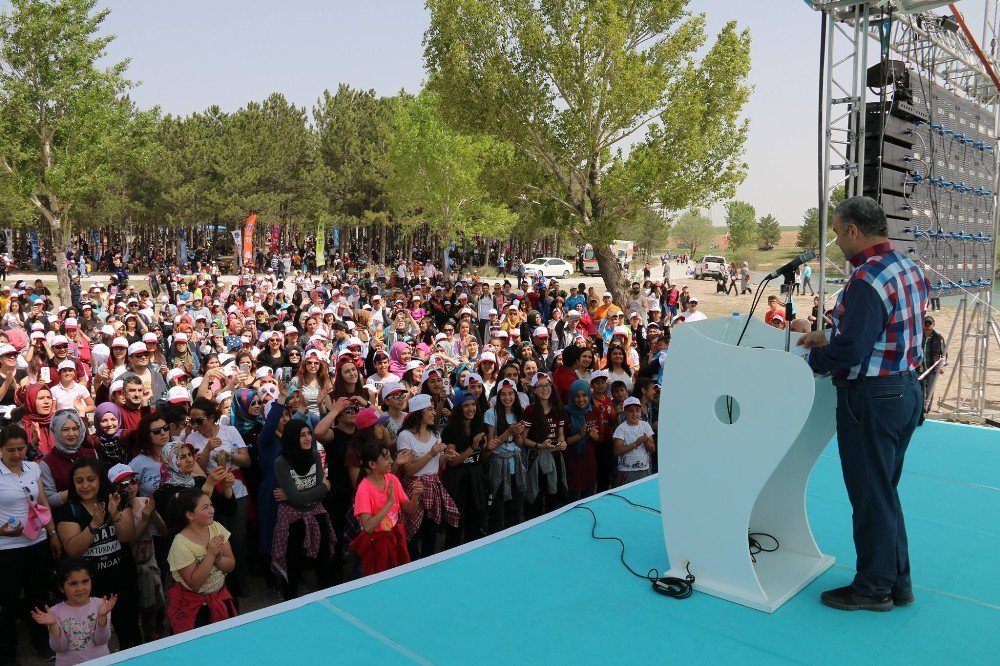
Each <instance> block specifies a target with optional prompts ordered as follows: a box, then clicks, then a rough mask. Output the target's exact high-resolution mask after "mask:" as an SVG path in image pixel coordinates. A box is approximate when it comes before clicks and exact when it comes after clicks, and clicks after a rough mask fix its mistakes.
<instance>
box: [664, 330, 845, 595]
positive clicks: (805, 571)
mask: <svg viewBox="0 0 1000 666" xmlns="http://www.w3.org/2000/svg"><path fill="white" fill-rule="evenodd" d="M745 323H746V318H745V316H741V317H726V318H717V319H709V320H706V321H700V322H695V323H692V324H682V325H681V326H678V327H676V328H675V329H674V331H673V338H672V340H671V343H670V351H668V352H667V360H666V364H665V367H664V385H663V390H662V395H661V398H660V411H659V422H660V427H659V439H658V441H657V450H658V452H659V473H660V478H659V481H660V506H661V508H662V510H663V534H664V537H665V539H666V545H667V555H668V556H669V558H670V574H669V575H671V576H678V577H682V578H683V577H684V576H685V575H686V574H687V571H686V570H685V565H686V564H688V563H689V562H690V566H691V573H692V574H694V575H695V577H696V582H695V585H694V587H695V589H696V590H698V591H700V592H706V593H708V594H711V595H713V596H716V597H720V598H722V599H726V600H728V601H733V602H736V603H738V604H743V605H744V606H749V607H751V608H755V609H757V610H762V611H766V612H769V613H771V612H774V611H775V610H776V609H777V608H778V607H779V606H781V604H783V603H784V602H785V601H787V600H788V599H790V598H791V597H792V596H793V595H794V594H795V593H796V592H798V591H799V590H801V589H802V588H804V587H805V586H806V585H808V584H809V583H810V582H812V581H813V580H814V579H815V578H816V577H817V576H819V575H820V574H821V573H823V572H824V571H826V570H827V569H828V568H829V567H831V566H832V565H833V563H834V558H833V557H831V556H829V555H824V554H823V553H821V552H820V551H819V548H818V547H817V546H816V542H815V540H814V539H813V536H812V531H811V530H810V528H809V520H808V518H807V516H806V501H805V492H806V484H807V483H808V480H809V474H810V472H811V471H812V468H813V465H815V463H816V460H817V459H818V458H819V455H820V453H821V452H822V451H823V449H824V448H825V447H826V445H827V443H828V442H829V441H830V439H831V438H832V437H833V434H834V432H835V430H836V420H835V406H836V392H835V389H834V388H833V386H832V385H831V384H830V380H829V379H828V378H820V379H816V378H814V377H813V373H812V371H811V370H810V369H809V367H808V365H807V364H806V363H805V362H804V361H803V359H801V358H800V357H798V356H795V355H793V354H791V353H788V352H785V351H784V344H785V332H784V331H780V330H778V329H775V328H773V327H770V326H767V325H765V324H764V323H763V322H762V321H760V320H757V319H754V320H752V321H751V322H750V325H749V327H748V328H747V332H746V335H745V336H744V338H743V342H742V344H741V345H740V346H739V347H736V346H735V345H736V340H737V339H738V338H739V335H740V331H741V330H742V328H743V325H744V324H745ZM798 337H800V336H799V335H797V334H793V335H792V344H793V345H794V344H795V340H797V339H798ZM727 396H728V397H731V398H732V400H728V399H727ZM730 415H731V416H730ZM730 421H732V423H730ZM751 532H765V533H767V534H770V535H773V536H774V537H775V538H776V539H777V540H778V542H779V544H780V546H779V548H778V549H777V550H776V551H775V552H771V553H769V552H761V553H758V554H756V555H755V557H756V562H754V561H753V559H752V558H751V555H750V550H749V547H748V533H751ZM760 541H761V544H762V545H763V546H765V547H773V545H774V544H773V542H771V541H770V540H768V539H765V538H761V539H760Z"/></svg>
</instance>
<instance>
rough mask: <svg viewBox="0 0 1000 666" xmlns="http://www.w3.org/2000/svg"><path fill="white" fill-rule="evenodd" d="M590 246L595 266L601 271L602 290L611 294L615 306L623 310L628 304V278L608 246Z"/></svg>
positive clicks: (598, 244) (595, 244)
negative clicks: (592, 248)
mask: <svg viewBox="0 0 1000 666" xmlns="http://www.w3.org/2000/svg"><path fill="white" fill-rule="evenodd" d="M591 245H593V246H594V255H595V257H596V258H597V266H598V268H600V270H601V277H602V278H604V288H605V289H606V290H607V291H610V292H611V295H612V300H613V301H614V303H615V305H617V306H618V307H620V308H622V309H624V308H625V304H626V303H627V302H628V289H629V282H628V276H627V275H625V274H624V273H623V272H622V269H621V267H620V266H619V265H618V259H617V258H616V257H615V255H614V253H613V252H612V251H611V248H610V247H609V246H608V245H606V244H604V243H593V242H592V243H591Z"/></svg>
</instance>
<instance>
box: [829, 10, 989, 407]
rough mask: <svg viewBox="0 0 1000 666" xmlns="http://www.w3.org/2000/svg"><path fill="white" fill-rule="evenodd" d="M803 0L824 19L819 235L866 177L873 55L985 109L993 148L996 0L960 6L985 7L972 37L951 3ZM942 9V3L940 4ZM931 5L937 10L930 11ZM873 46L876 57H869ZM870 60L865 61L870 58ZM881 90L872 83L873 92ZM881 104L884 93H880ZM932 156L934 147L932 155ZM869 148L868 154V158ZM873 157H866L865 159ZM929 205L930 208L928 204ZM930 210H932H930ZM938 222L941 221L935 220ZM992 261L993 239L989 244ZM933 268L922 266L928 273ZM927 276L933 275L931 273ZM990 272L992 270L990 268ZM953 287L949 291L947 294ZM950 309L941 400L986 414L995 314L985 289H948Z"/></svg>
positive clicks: (833, 271) (835, 268)
mask: <svg viewBox="0 0 1000 666" xmlns="http://www.w3.org/2000/svg"><path fill="white" fill-rule="evenodd" d="M809 4H811V5H812V7H813V9H815V10H817V11H818V12H819V13H820V14H821V17H822V26H823V27H822V42H823V44H822V53H821V81H820V86H821V94H820V100H821V101H820V112H821V118H820V143H821V145H820V156H819V157H820V162H821V164H820V185H819V191H820V197H819V199H820V202H819V212H820V236H819V237H820V238H821V239H825V238H826V237H827V236H826V234H827V228H828V225H829V223H830V220H828V219H827V218H828V211H829V201H830V195H831V194H832V193H833V192H835V191H836V190H838V189H841V188H842V189H843V191H844V193H845V194H846V195H847V196H854V195H855V194H860V193H861V192H862V189H863V187H864V183H865V164H866V156H865V150H866V148H865V143H866V141H865V122H866V113H865V110H866V103H867V99H866V98H867V93H868V87H867V84H866V73H867V71H868V68H869V66H870V65H873V64H876V63H878V62H879V60H880V59H882V60H883V61H884V60H885V59H888V58H889V56H890V54H891V57H892V59H893V60H898V61H901V62H902V63H904V65H905V66H906V67H907V68H910V69H912V70H913V71H914V72H917V73H919V75H920V76H922V77H925V78H926V80H927V81H930V82H933V83H934V84H936V85H938V86H940V87H941V88H942V89H944V90H947V91H950V92H951V93H954V94H955V95H956V96H958V97H961V98H963V99H966V100H969V101H971V102H973V103H975V104H976V105H977V106H979V107H981V108H983V109H987V110H989V111H990V112H991V114H992V116H993V118H994V122H993V132H992V135H991V136H990V144H991V146H992V148H991V150H996V148H997V145H996V144H997V136H998V135H1000V121H997V120H996V117H997V116H998V111H1000V108H998V107H1000V78H998V77H997V71H998V70H1000V63H998V61H997V52H998V44H997V34H998V33H997V29H998V11H1000V0H986V1H985V2H983V3H981V4H980V3H975V2H973V1H972V0H965V1H964V2H962V3H961V5H962V7H963V8H965V9H966V11H968V12H974V15H975V16H977V17H978V16H979V14H978V12H977V11H975V10H976V9H978V7H980V6H981V7H982V33H981V35H982V36H981V39H979V40H978V41H977V39H976V37H974V36H973V33H972V30H971V28H970V27H969V26H968V24H967V23H966V21H965V19H964V17H963V16H962V14H961V13H960V11H959V9H958V7H956V3H947V2H939V1H938V2H935V1H933V0H869V1H868V2H854V1H849V0H813V1H812V2H810V3H809ZM944 7H946V8H945V9H943V10H942V9H941V8H944ZM935 10H937V11H935ZM872 44H874V45H875V52H876V54H877V57H875V58H870V57H869V52H870V46H871V45H872ZM870 60H872V61H871V62H870ZM872 93H873V94H878V91H872ZM882 99H883V103H884V96H883V98H882ZM932 154H933V153H932ZM871 157H873V156H869V158H871ZM868 163H869V164H871V159H869V160H868ZM998 190H1000V180H998V178H997V176H996V171H995V173H994V175H993V187H992V193H993V194H992V200H991V202H990V204H989V206H990V214H991V215H992V232H993V233H992V235H991V238H992V239H996V236H997V231H998V224H1000V214H998V206H997V194H996V193H997V192H998ZM928 212H930V211H928ZM936 215H937V212H936V211H935V213H934V216H935V217H936ZM935 222H938V225H939V228H940V222H939V221H937V220H935ZM824 244H825V243H823V242H821V243H820V246H821V252H820V269H819V270H820V276H819V277H820V280H819V283H820V284H819V287H820V291H819V295H820V298H821V299H822V300H821V302H822V303H823V304H824V307H829V305H830V303H829V302H828V299H827V298H826V294H825V293H824V292H825V289H824V287H825V286H826V284H827V278H828V277H831V278H836V277H839V276H840V275H843V273H844V269H843V268H842V267H841V266H839V265H838V264H837V263H835V262H832V261H830V260H829V259H828V258H827V256H826V252H825V248H824V247H823V245H824ZM989 252H990V267H992V266H993V256H994V253H995V240H993V241H992V242H991V244H990V246H989ZM928 271H930V272H931V273H933V272H934V270H933V269H932V267H931V266H929V265H927V266H925V272H928ZM928 277H929V278H930V279H932V280H933V279H934V276H933V275H929V276H928ZM989 277H990V279H995V275H990V276H989ZM949 293H950V292H949ZM955 293H957V294H958V299H959V300H958V302H957V311H956V316H955V319H954V321H953V323H952V326H951V330H950V332H949V335H948V349H949V357H950V358H949V363H950V365H951V366H952V368H951V374H950V376H949V377H948V382H947V384H946V386H945V389H944V392H943V394H942V393H941V392H940V390H939V391H938V393H939V394H940V395H941V399H940V401H939V405H940V406H942V407H943V408H944V409H946V410H948V411H951V412H955V413H963V414H971V415H977V416H984V415H985V413H986V412H987V405H986V388H987V385H988V378H989V377H988V376H989V355H990V347H991V345H992V343H991V340H992V341H993V343H996V344H997V345H1000V326H998V325H997V323H996V321H995V318H994V310H993V306H992V288H991V286H988V287H980V288H955Z"/></svg>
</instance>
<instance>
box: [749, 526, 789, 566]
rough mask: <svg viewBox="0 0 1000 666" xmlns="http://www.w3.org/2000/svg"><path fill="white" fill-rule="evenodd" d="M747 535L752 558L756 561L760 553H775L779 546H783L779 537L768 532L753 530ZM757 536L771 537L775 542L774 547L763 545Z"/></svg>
mask: <svg viewBox="0 0 1000 666" xmlns="http://www.w3.org/2000/svg"><path fill="white" fill-rule="evenodd" d="M747 536H748V539H749V543H750V559H751V560H753V561H754V562H756V561H757V557H756V556H757V555H758V554H760V553H773V552H774V551H776V550H778V548H780V547H781V544H780V543H778V538H777V537H775V536H773V535H770V534H768V533H767V532H751V533H750V534H749V535H747ZM757 537H765V538H767V539H770V540H771V541H773V542H774V548H765V547H764V546H762V545H761V543H760V540H759V539H757Z"/></svg>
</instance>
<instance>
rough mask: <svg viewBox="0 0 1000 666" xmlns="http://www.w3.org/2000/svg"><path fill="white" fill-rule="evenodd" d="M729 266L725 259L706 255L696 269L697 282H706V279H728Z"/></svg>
mask: <svg viewBox="0 0 1000 666" xmlns="http://www.w3.org/2000/svg"><path fill="white" fill-rule="evenodd" d="M727 265H728V264H726V258H725V257H719V256H715V255H711V254H706V255H705V256H704V257H702V258H701V261H699V262H698V264H697V265H696V266H695V267H694V277H695V279H697V280H704V279H705V278H711V279H713V280H719V279H721V278H724V277H725V278H728V277H729V269H728V268H726V266H727Z"/></svg>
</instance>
